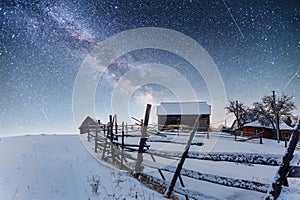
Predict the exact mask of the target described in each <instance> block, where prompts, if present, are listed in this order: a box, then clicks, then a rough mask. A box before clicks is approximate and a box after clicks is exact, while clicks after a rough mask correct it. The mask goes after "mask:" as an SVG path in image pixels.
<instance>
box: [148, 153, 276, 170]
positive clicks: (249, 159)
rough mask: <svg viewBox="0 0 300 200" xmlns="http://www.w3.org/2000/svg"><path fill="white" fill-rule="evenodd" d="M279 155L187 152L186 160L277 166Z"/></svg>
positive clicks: (160, 154)
mask: <svg viewBox="0 0 300 200" xmlns="http://www.w3.org/2000/svg"><path fill="white" fill-rule="evenodd" d="M145 152H146V153H152V154H153V155H156V156H161V157H180V156H181V152H175V151H157V150H145ZM281 157H282V156H281V155H277V154H257V153H235V152H232V153H231V152H221V153H218V152H207V153H205V152H189V153H188V155H187V158H190V159H198V160H211V161H226V162H238V163H247V164H259V165H270V166H279V164H280V163H281Z"/></svg>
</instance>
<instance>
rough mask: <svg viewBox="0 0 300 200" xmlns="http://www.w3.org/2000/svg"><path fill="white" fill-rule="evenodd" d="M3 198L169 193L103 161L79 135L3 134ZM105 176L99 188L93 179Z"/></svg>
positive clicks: (0, 186) (153, 196) (0, 190)
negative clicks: (85, 146) (154, 189)
mask: <svg viewBox="0 0 300 200" xmlns="http://www.w3.org/2000/svg"><path fill="white" fill-rule="evenodd" d="M0 151H1V157H0V163H1V165H0V199H1V200H2V199H21V200H23V199H30V200H35V199H51V200H56V199H57V200H61V199H64V200H68V199H70V200H71V199H72V200H73V199H91V200H92V199H136V198H137V199H163V196H162V195H161V194H159V193H157V192H155V191H152V190H150V189H148V188H147V187H145V186H144V185H143V184H141V183H140V182H138V181H137V180H136V179H134V178H132V177H131V176H129V175H128V174H127V173H126V172H123V171H120V170H116V169H114V168H112V167H111V166H109V165H105V164H103V163H101V162H99V161H98V160H97V159H95V157H93V156H92V155H91V154H90V153H89V152H88V151H87V150H86V149H85V148H84V146H83V145H82V142H81V140H80V138H79V137H78V135H36V136H19V137H6V138H1V140H0ZM97 180H98V181H99V187H98V190H97V193H96V192H93V187H92V184H94V183H96V181H97Z"/></svg>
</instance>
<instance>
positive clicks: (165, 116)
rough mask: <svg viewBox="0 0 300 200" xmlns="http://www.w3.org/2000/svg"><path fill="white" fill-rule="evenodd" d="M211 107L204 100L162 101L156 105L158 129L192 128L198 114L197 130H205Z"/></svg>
mask: <svg viewBox="0 0 300 200" xmlns="http://www.w3.org/2000/svg"><path fill="white" fill-rule="evenodd" d="M210 114H211V107H210V105H208V104H207V103H206V102H162V103H161V104H160V105H159V106H158V107H157V116H158V124H159V130H166V129H174V128H180V127H182V128H187V129H191V128H193V126H194V124H195V121H196V119H197V117H198V116H200V120H199V124H198V131H207V130H208V128H209V125H210Z"/></svg>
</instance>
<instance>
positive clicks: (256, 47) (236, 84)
mask: <svg viewBox="0 0 300 200" xmlns="http://www.w3.org/2000/svg"><path fill="white" fill-rule="evenodd" d="M299 13H300V2H299V1H297V0H294V1H291V0H287V1H285V0H282V1H268V0H266V1H261V0H253V1H252V0H251V1H239V0H236V1H232V0H214V1H204V0H203V1H196V0H193V1H192V0H190V1H188V0H185V1H170V0H164V1H161V2H160V1H143V0H142V1H125V0H123V1H115V0H90V1H86V0H77V1H76V0H72V1H69V0H58V1H56V0H44V1H38V0H35V1H34V0H28V1H27V0H20V1H16V0H12V1H9V0H1V2H0V25H1V30H0V31H1V33H0V81H1V86H0V97H1V99H0V109H1V110H0V135H13V134H29V133H72V132H73V133H74V132H76V131H77V130H76V128H77V124H75V123H74V120H73V114H74V113H73V107H72V102H73V100H72V98H73V87H74V83H75V80H76V75H77V73H78V70H79V69H80V66H81V65H82V63H83V62H84V59H85V58H86V56H87V55H89V54H90V53H91V52H92V51H93V49H95V48H96V47H97V44H98V43H99V42H101V41H104V40H106V39H108V38H110V37H111V36H114V35H115V34H118V33H121V32H123V31H127V30H130V29H136V28H142V27H162V28H167V29H171V30H174V31H178V32H181V33H183V34H185V35H187V36H189V37H191V38H192V39H194V40H195V41H197V42H198V43H199V44H200V45H201V46H202V47H203V48H204V49H205V50H206V51H207V52H208V54H209V55H210V57H211V58H212V59H213V61H214V63H215V64H216V66H217V68H218V70H219V72H220V74H221V76H222V79H223V82H224V86H225V92H226V97H227V100H239V101H241V102H244V103H245V104H246V105H249V106H250V105H252V103H253V102H255V101H259V100H260V99H261V97H262V96H263V95H270V94H272V90H275V91H276V93H277V94H281V93H285V94H288V95H292V96H294V101H295V103H296V106H297V108H298V110H296V111H295V112H294V114H299V109H300V92H299V86H300V34H299V28H300V22H299ZM145 63H159V64H163V65H167V66H170V67H171V68H173V69H175V70H177V71H178V72H179V73H180V74H182V75H183V76H184V77H186V79H187V80H188V81H189V82H190V84H191V85H192V87H193V88H194V89H195V91H196V94H197V99H198V100H201V101H208V102H209V103H210V102H211V96H210V94H209V91H208V89H207V86H206V83H205V81H204V80H203V78H202V77H201V75H199V74H197V71H195V69H194V68H193V66H192V65H191V64H190V63H188V62H187V61H186V60H185V59H183V58H181V57H180V56H178V55H175V54H173V53H170V52H167V51H164V50H161V49H140V50H135V51H132V52H130V53H127V54H125V55H122V56H121V57H119V58H118V59H116V60H114V61H112V62H111V64H110V65H109V66H108V68H107V70H106V71H105V72H103V76H101V78H100V79H99V83H98V87H97V90H96V92H95V97H94V98H95V112H96V116H97V117H98V118H100V119H101V120H102V121H107V116H108V115H109V114H114V113H111V112H112V108H111V101H112V96H113V95H112V93H113V90H114V87H116V84H117V82H118V81H119V80H120V78H121V77H123V76H124V75H125V74H126V73H127V72H130V71H131V70H133V69H135V68H136V67H138V66H139V65H141V64H145ZM151 73H160V72H157V71H155V72H153V71H152V72H151ZM83 95H84V94H83ZM175 96H176V95H174V94H173V93H172V92H171V91H170V89H169V88H166V87H165V86H162V85H159V84H156V83H155V82H154V83H150V84H147V85H140V86H139V87H137V88H136V91H135V92H134V94H132V97H131V100H130V102H128V109H127V108H126V109H125V110H126V112H129V113H130V115H131V116H135V117H136V118H142V115H143V112H144V109H145V105H146V103H159V102H160V101H172V100H176V99H174V98H175ZM153 112H155V110H153ZM154 114H155V113H154ZM91 115H92V114H91ZM227 117H228V116H227V115H226V116H224V118H227ZM212 121H214V119H212ZM214 123H217V122H216V121H215V122H214Z"/></svg>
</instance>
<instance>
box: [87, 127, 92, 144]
mask: <svg viewBox="0 0 300 200" xmlns="http://www.w3.org/2000/svg"><path fill="white" fill-rule="evenodd" d="M87 139H88V141H89V142H90V141H91V139H90V129H89V128H88V136H87Z"/></svg>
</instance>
